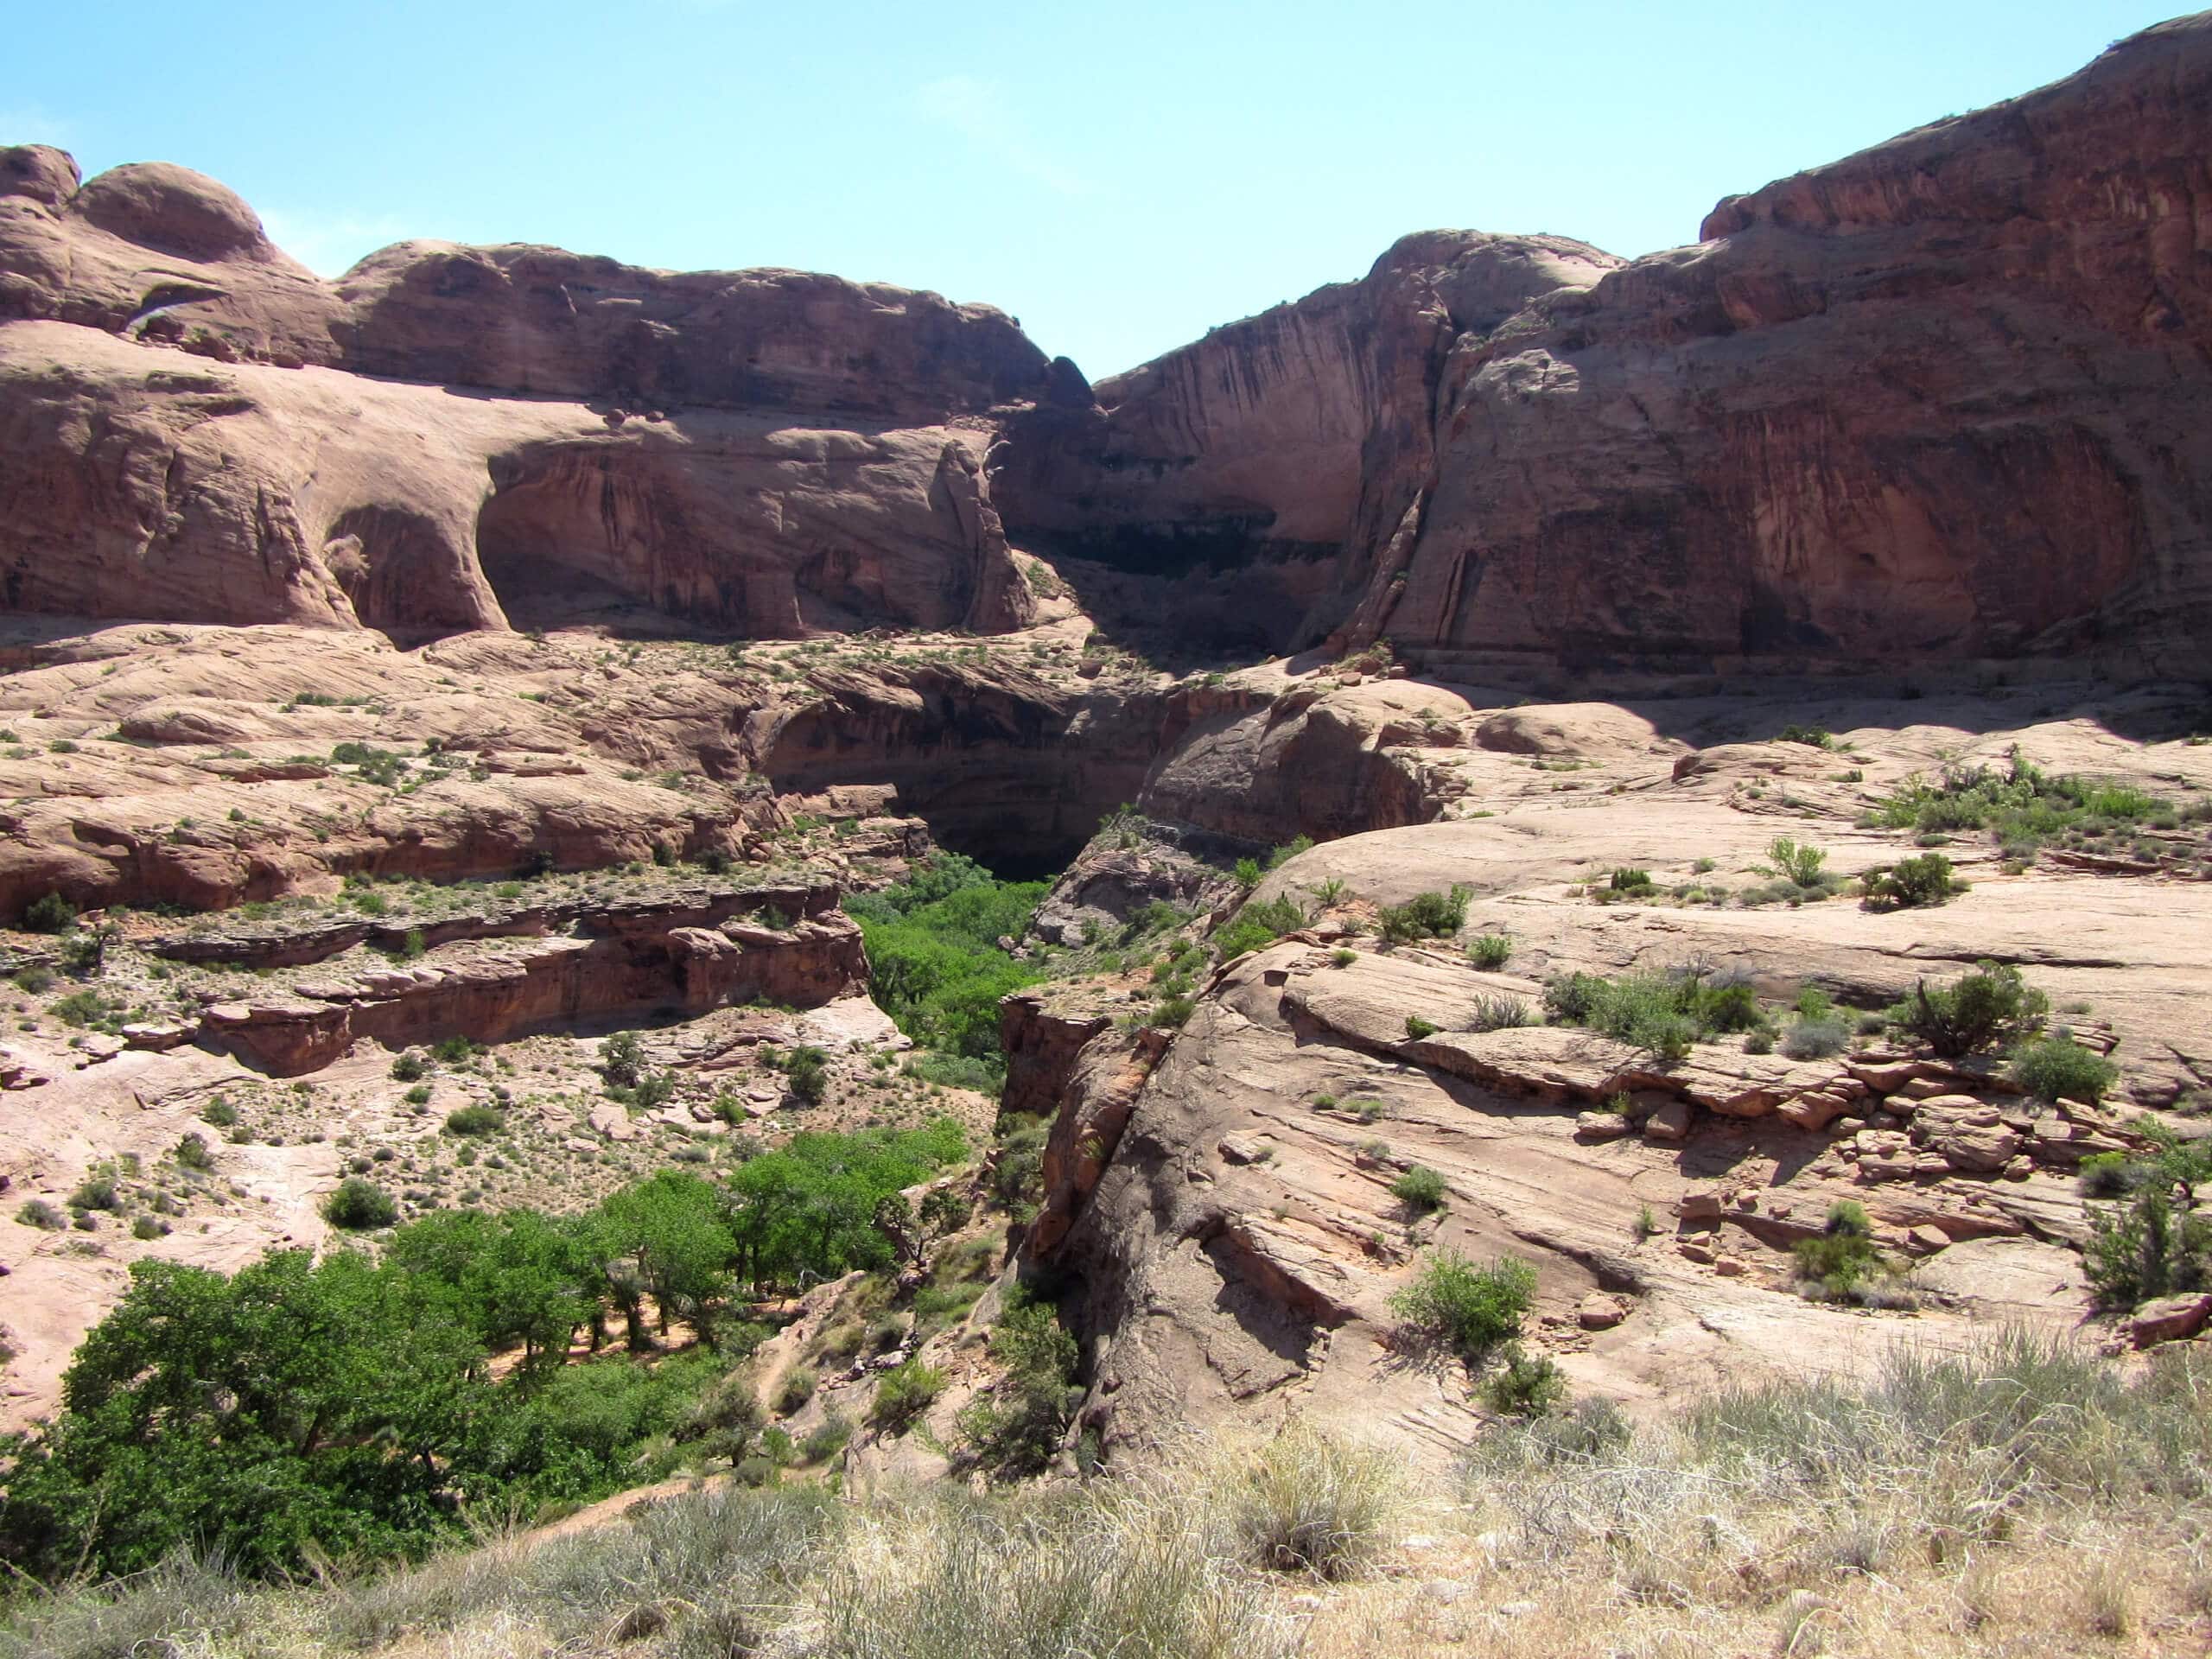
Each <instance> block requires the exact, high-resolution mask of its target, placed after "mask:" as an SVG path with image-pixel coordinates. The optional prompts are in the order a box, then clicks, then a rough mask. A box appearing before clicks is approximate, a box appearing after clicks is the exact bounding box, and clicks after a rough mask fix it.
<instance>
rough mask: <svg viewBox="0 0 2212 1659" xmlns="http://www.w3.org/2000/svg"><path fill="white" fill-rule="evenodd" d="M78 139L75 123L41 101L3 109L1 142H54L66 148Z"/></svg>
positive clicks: (1, 112)
mask: <svg viewBox="0 0 2212 1659" xmlns="http://www.w3.org/2000/svg"><path fill="white" fill-rule="evenodd" d="M75 142H76V128H75V126H74V125H73V124H71V123H70V122H69V121H68V120H67V119H66V118H63V117H61V116H58V115H56V114H54V111H51V110H49V109H48V108H47V107H46V106H45V105H42V104H18V105H14V106H13V107H12V108H9V109H0V144H52V145H53V146H54V148H55V149H68V148H69V146H70V145H71V144H72V143H75Z"/></svg>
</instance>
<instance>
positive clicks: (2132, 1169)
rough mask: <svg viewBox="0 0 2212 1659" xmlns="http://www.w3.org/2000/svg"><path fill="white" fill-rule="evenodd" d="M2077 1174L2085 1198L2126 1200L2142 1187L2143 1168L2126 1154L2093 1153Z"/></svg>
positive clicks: (2085, 1159) (2085, 1160) (2084, 1160)
mask: <svg viewBox="0 0 2212 1659" xmlns="http://www.w3.org/2000/svg"><path fill="white" fill-rule="evenodd" d="M2140 1173H2141V1166H2139V1165H2137V1164H2136V1162H2135V1160H2133V1159H2132V1158H2130V1157H2129V1156H2128V1155H2127V1154H2126V1153H2124V1152H2093V1153H2091V1154H2089V1155H2088V1157H2087V1158H2084V1159H2083V1160H2082V1162H2081V1166H2080V1167H2079V1168H2078V1169H2077V1170H2076V1171H2075V1175H2076V1177H2077V1178H2078V1179H2079V1180H2080V1182H2081V1185H2082V1196H2083V1197H2084V1198H2125V1197H2126V1195H2127V1194H2128V1193H2130V1192H2133V1191H2134V1190H2135V1189H2136V1187H2138V1186H2139V1185H2141V1181H2140V1179H2139V1176H2140Z"/></svg>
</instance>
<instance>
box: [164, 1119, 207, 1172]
mask: <svg viewBox="0 0 2212 1659" xmlns="http://www.w3.org/2000/svg"><path fill="white" fill-rule="evenodd" d="M172 1155H173V1156H175V1159H176V1160H177V1162H178V1163H180V1164H181V1165H183V1166H185V1168H187V1169H213V1167H214V1166H215V1154H213V1153H212V1152H210V1151H209V1150H208V1149H207V1136H206V1135H201V1134H200V1132H199V1131H197V1130H196V1129H195V1130H194V1131H192V1132H191V1133H190V1134H188V1135H186V1136H185V1137H184V1138H183V1139H182V1140H181V1141H178V1142H177V1143H176V1151H175V1154H172Z"/></svg>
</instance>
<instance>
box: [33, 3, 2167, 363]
mask: <svg viewBox="0 0 2212 1659" xmlns="http://www.w3.org/2000/svg"><path fill="white" fill-rule="evenodd" d="M71 10H72V9H70V8H65V7H61V6H53V5H47V6H24V7H21V8H18V9H16V11H15V15H14V16H11V18H10V22H9V23H8V25H7V29H6V31H5V40H4V48H0V49H4V51H5V54H6V56H5V58H4V60H0V143H22V142H30V141H38V142H44V143H59V144H61V145H62V146H64V147H65V148H67V149H71V150H73V151H74V152H75V154H76V156H77V157H78V160H79V162H81V163H82V164H83V165H84V167H85V169H86V173H87V175H90V174H92V173H93V172H96V171H98V170H99V169H100V168H105V167H110V166H113V165H115V164H116V163H118V162H129V161H148V160H164V161H175V162H182V163H183V164H185V165H187V166H189V167H194V168H199V169H200V171H202V172H205V173H210V174H213V175H215V176H216V177H217V178H219V179H221V180H223V181H225V182H226V183H228V184H229V185H231V186H232V188H235V189H237V190H238V191H239V192H240V194H243V195H244V196H245V198H246V200H249V201H251V203H252V204H253V205H254V206H255V207H257V208H258V209H259V210H260V212H261V213H262V215H263V217H264V219H266V220H267V221H268V223H269V225H270V230H271V232H273V233H274V234H275V235H276V236H277V239H278V240H279V241H280V242H281V243H283V245H285V246H287V247H288V248H289V249H290V250H291V251H293V252H294V253H295V254H296V255H297V256H299V257H302V258H303V259H305V260H306V261H307V262H308V264H311V265H314V266H315V267H316V268H317V269H318V270H323V271H325V272H327V273H335V272H336V271H338V270H342V269H343V268H344V267H345V266H346V265H347V264H350V263H352V261H353V259H355V258H357V257H359V256H360V255H361V254H363V253H365V252H367V251H369V250H371V249H372V248H375V247H378V246H380V245H383V244H385V243H386V242H390V241H395V240H397V239H399V238H403V237H408V236H427V237H443V238H450V239H453V240H456V241H467V242H497V241H532V242H550V243H557V244H561V245H566V246H569V247H574V248H578V249H582V250H585V251H591V252H596V253H606V254H611V255H613V256H615V257H619V258H623V259H626V260H630V261H632V262H634V263H637V264H652V265H664V266H671V267H685V268H688V267H730V268H734V267H741V266H747V265H790V266H797V267H801V268H804V269H810V270H831V271H836V272H839V273H841V274H842V275H844V276H848V277H859V278H864V279H872V280H878V281H884V282H893V283H903V284H906V285H908V286H911V287H917V288H932V289H938V290H939V291H940V292H942V293H944V294H947V295H949V296H952V297H953V298H956V299H961V300H982V301H988V302H991V303H993V304H995V305H999V306H1001V307H1003V308H1006V309H1007V310H1008V311H1010V312H1012V313H1014V315H1017V316H1019V317H1020V318H1021V320H1022V321H1023V324H1024V326H1025V327H1027V329H1028V331H1029V333H1030V334H1031V336H1032V337H1033V338H1034V339H1035V340H1037V342H1038V343H1039V345H1040V346H1044V347H1045V349H1046V350H1047V351H1050V352H1056V353H1066V354H1067V355H1069V356H1071V357H1073V358H1074V359H1076V361H1077V363H1079V364H1081V365H1083V367H1084V369H1085V370H1086V371H1087V372H1090V374H1091V375H1092V376H1093V377H1094V378H1096V377H1098V376H1102V375H1104V374H1106V373H1109V372H1113V371H1116V370H1119V369H1123V368H1128V367H1130V366H1132V365H1135V364H1136V363H1138V362H1141V361H1142V360H1143V359H1147V358H1148V357H1151V356H1154V355H1155V354H1156V353H1160V352H1162V351H1165V350H1167V349H1168V348H1170V347H1172V346H1176V345H1179V344H1180V343H1181V342H1183V341H1185V340H1190V339H1192V338H1195V337H1196V336H1197V335H1198V334H1203V333H1204V332H1205V329H1206V328H1207V327H1209V326H1210V325H1211V324H1214V323H1217V322H1223V321H1229V320H1230V319H1232V318H1236V317H1239V316H1243V315H1249V314H1250V313H1252V312H1254V311H1257V310H1261V309H1263V308H1266V307H1268V306H1269V305H1272V304H1274V303H1275V302H1277V301H1279V300H1284V299H1290V298H1294V297H1296V296H1299V295H1300V294H1303V293H1306V292H1307V291H1308V290H1310V289H1313V288H1315V287H1317V286H1319V284H1321V283H1326V282H1333V281H1338V280H1342V279H1344V278H1349V277H1357V276H1358V275H1359V274H1360V273H1362V272H1363V271H1364V270H1366V268H1367V267H1368V265H1369V264H1370V263H1371V262H1372V261H1373V260H1374V258H1375V257H1376V255H1377V254H1378V253H1380V252H1381V251H1383V249H1384V248H1385V247H1387V246H1388V245H1389V244H1390V242H1391V241H1393V240H1394V239H1395V238H1397V237H1398V236H1400V235H1402V234H1403V233H1404V232H1408V231H1414V230H1421V229H1426V228H1429V227H1433V226H1475V227H1478V228H1481V229H1484V230H1495V231H1524V232H1525V231H1551V232H1559V233H1560V234H1564V235H1569V236H1577V237H1580V238H1584V239H1585V240H1587V241H1591V242H1595V243H1597V244H1598V245H1599V246H1601V247H1605V248H1608V249H1610V250H1611V251H1614V252H1616V253H1621V254H1630V255H1633V254H1637V253H1643V252H1647V251H1650V250H1652V249H1654V248H1661V247H1668V246H1671V245H1675V244H1678V243H1681V242H1687V241H1689V240H1691V239H1693V238H1694V237H1695V236H1696V234H1697V226H1698V221H1699V219H1700V218H1701V217H1702V216H1703V215H1704V213H1705V212H1706V210H1707V208H1709V207H1711V206H1712V205H1713V202H1714V201H1715V200H1717V199H1718V198H1719V197H1720V196H1723V195H1726V194H1732V193H1733V192H1737V191H1741V190H1747V189H1751V188H1756V187H1757V186H1758V185H1760V184H1763V183H1764V182H1765V181H1768V180H1770V179H1773V178H1777V177H1779V176H1782V175H1785V174H1788V173H1791V172H1794V171H1796V170H1797V169H1798V168H1802V167H1807V166H1811V165H1815V164H1817V163H1819V162H1825V161H1829V160H1833V159H1834V158H1835V157H1838V156H1843V155H1846V154H1847V153H1848V152H1850V151H1852V150H1853V149H1859V148H1862V147H1864V146H1865V145H1867V144H1869V143H1876V142H1878V141H1879V140H1881V139H1883V138H1885V137H1889V136H1890V135H1891V134H1892V133H1894V132H1897V131H1899V130H1903V129H1904V128H1907V127H1910V126H1914V125H1917V124H1920V123H1921V122H1923V121H1928V120H1933V119H1935V118H1938V117H1941V116H1944V115H1949V114H1955V113H1961V112H1963V111H1967V110H1970V109H1974V108H1976V107H1979V106H1980V105H1985V104H1989V103H1993V102H1995V101H1997V100H1998V99H2003V98H2006V97H2010V96H2012V95H2013V94H2015V93H2018V92H2025V91H2027V90H2028V89H2030V88H2031V87H2033V86H2039V85H2041V84H2043V83H2044V82H2045V81H2048V80H2051V79H2056V78H2057V77H2058V76H2061V75H2063V74H2066V73H2070V72H2071V71H2073V70H2074V69H2075V68H2077V67H2080V66H2081V65H2082V64H2083V63H2085V62H2087V61H2088V60H2089V59H2090V58H2092V57H2094V55H2095V54H2097V53H2098V52H2099V51H2101V50H2102V49H2103V48H2104V47H2105V46H2106V45H2107V44H2108V43H2109V42H2111V41H2113V40H2115V39H2117V38H2119V37H2120V36H2121V35H2126V34H2130V33H2133V31H2134V30H2136V29H2140V28H2142V27H2144V26H2145V25H2146V24H2149V23H2152V22H2157V21H2158V20H2159V18H2160V17H2161V16H2167V15H2171V14H2169V13H2167V12H2166V11H2164V10H2163V9H2161V8H2159V7H2158V6H2155V5H2141V4H2128V3H2121V0H2007V3H1993V0H1918V3H1910V4H1906V3H1894V0H1871V3H1861V4H1855V5H1848V6H1818V7H1816V6H1812V5H1807V4H1792V3H1787V0H1782V3H1777V0H1760V3H1735V0H1728V3H1699V0H1683V3H1676V4H1673V5H1669V6H1664V7H1662V6H1657V5H1652V4H1649V3H1624V0H1554V3H1524V4H1521V5H1516V6H1510V7H1509V6H1501V5H1495V4H1490V3H1479V4H1469V3H1462V4H1457V5H1455V4H1452V3H1450V0H1442V3H1430V4H1427V5H1413V4H1404V3H1399V0H1364V3H1360V4H1319V3H1300V0H1275V3H1271V4H1267V5H1259V4H1242V3H1206V0H1193V3H1189V4H1185V5H1172V4H1160V5H1155V4H1151V3H1145V0H1128V3H1121V4H1115V5H1093V6H1084V7H1077V6H1072V5H1065V4H1059V3H1052V0H1030V3H1027V4H1022V3H1010V4H999V5H976V4H969V5H965V6H962V5H944V4H937V5H924V4H916V3H911V0H910V3H904V4H884V3H875V0H848V3H844V4H842V5H828V4H821V3H815V4H805V3H800V4H791V3H784V4H777V5H768V4H765V3H759V0H613V3H601V4H599V5H594V6H585V5H575V4H566V3H554V0H543V3H537V4H533V5H519V4H512V5H511V4H504V3H502V4H493V3H470V0H444V3H420V0H396V3H371V4H367V5H360V6H346V7H340V6H331V5H323V4H318V3H315V0H289V3H285V4H281V5H279V4H265V5H264V4H246V3H232V4H225V3H220V0H209V3H202V4H199V5H196V6H183V7H180V6H178V5H176V4H175V3H174V0H165V3H162V4H159V5H154V4H139V3H101V4H97V5H85V6H79V7H78V8H75V9H73V10H75V12H76V14H77V15H76V16H71V15H70V12H71Z"/></svg>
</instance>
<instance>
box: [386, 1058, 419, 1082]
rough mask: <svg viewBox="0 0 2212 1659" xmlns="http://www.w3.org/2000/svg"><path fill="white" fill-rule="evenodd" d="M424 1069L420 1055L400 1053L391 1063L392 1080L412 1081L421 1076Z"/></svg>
mask: <svg viewBox="0 0 2212 1659" xmlns="http://www.w3.org/2000/svg"><path fill="white" fill-rule="evenodd" d="M426 1069H427V1068H425V1067H424V1065H423V1059H422V1057H421V1056H420V1055H418V1054H402V1055H400V1056H398V1057H397V1058H396V1059H394V1060H393V1061H392V1063H391V1076H392V1080H393V1081H394V1082H396V1083H412V1082H414V1081H415V1080H416V1078H417V1077H421V1076H422V1075H423V1071H425V1070H426Z"/></svg>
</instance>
